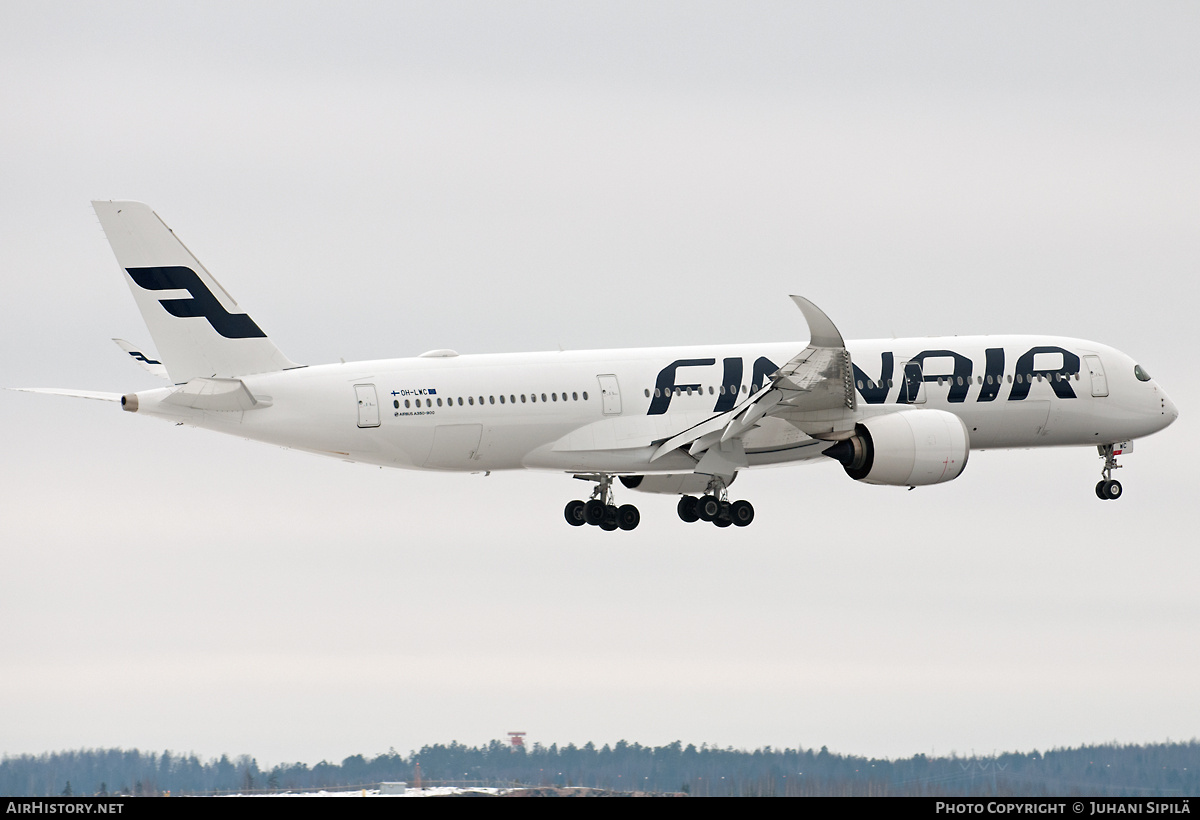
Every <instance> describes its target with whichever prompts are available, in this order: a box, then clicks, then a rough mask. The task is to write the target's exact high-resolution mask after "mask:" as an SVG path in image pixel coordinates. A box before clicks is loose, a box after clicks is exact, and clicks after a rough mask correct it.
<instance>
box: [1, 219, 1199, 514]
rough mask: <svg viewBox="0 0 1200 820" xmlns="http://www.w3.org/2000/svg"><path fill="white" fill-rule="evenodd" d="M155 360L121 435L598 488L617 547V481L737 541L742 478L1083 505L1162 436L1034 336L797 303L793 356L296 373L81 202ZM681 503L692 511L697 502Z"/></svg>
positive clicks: (198, 279)
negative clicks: (957, 485)
mask: <svg viewBox="0 0 1200 820" xmlns="http://www.w3.org/2000/svg"><path fill="white" fill-rule="evenodd" d="M92 204H93V207H94V208H95V210H96V215H97V216H98V217H99V218H100V224H101V225H102V226H103V228H104V232H105V234H106V235H107V237H108V241H109V243H110V244H111V245H112V249H113V252H114V254H115V255H116V257H117V263H118V264H119V265H120V267H121V270H122V272H123V274H124V276H125V280H126V282H127V283H128V285H129V288H130V290H132V291H133V296H134V299H135V300H136V302H137V305H138V308H139V309H140V310H141V313H142V317H143V318H144V319H145V321H146V325H147V326H148V328H149V330H150V335H151V336H152V337H153V339H154V343H155V345H156V346H157V348H158V353H157V358H156V359H155V358H151V357H150V356H147V355H143V354H142V353H141V352H139V351H138V350H137V349H136V348H135V347H134V346H132V345H129V344H128V343H127V342H124V341H121V340H117V341H118V344H120V345H121V346H122V348H123V349H124V350H125V351H126V352H127V353H128V354H129V355H130V356H132V357H133V358H134V359H135V360H137V361H138V363H139V364H141V365H142V366H143V367H145V368H146V369H147V370H149V371H150V372H152V373H154V374H155V375H158V376H161V377H163V378H164V379H166V380H167V381H168V382H169V383H170V384H169V386H166V387H162V388H159V389H156V390H144V391H141V392H138V393H129V394H126V395H121V394H117V393H112V394H109V393H93V392H85V391H77V390H50V389H37V388H23V389H29V390H31V391H32V392H42V393H56V394H60V395H71V396H81V397H83V398H93V399H104V400H108V401H114V402H120V404H121V407H122V408H123V409H124V410H126V411H128V412H131V413H139V414H142V415H147V416H155V417H158V418H163V419H167V420H169V421H173V422H177V423H182V424H189V425H192V426H195V427H204V428H207V429H210V430H216V431H218V432H222V433H230V434H232V435H237V436H241V437H243V438H251V439H257V440H259V441H264V442H270V443H272V444H278V445H282V446H285V447H292V448H297V449H301V450H307V451H309V452H312V453H317V454H319V455H327V456H334V457H337V458H340V459H346V460H350V461H361V462H366V463H369V464H378V465H382V466H386V467H403V468H408V469H418V470H451V471H464V472H485V471H490V470H515V469H537V470H553V471H556V472H561V473H565V474H567V475H573V476H574V477H575V478H581V479H585V480H587V481H589V482H594V483H595V489H594V490H593V491H592V493H591V498H590V500H589V501H587V502H583V501H571V502H570V503H568V504H567V506H566V510H565V515H566V519H567V522H568V523H570V524H572V525H575V526H580V525H583V524H593V525H597V526H599V527H601V528H603V529H606V530H615V529H618V528H619V529H626V530H631V529H633V528H634V527H636V526H637V525H638V522H639V521H640V518H641V516H640V514H639V512H638V510H637V508H636V507H635V506H633V505H631V504H626V505H623V506H617V505H616V504H615V503H614V492H613V491H614V478H615V479H619V480H620V483H621V484H623V485H624V486H625V487H626V488H628V489H631V490H637V491H640V492H650V493H667V494H673V495H679V496H680V499H679V504H678V514H679V517H680V518H681V519H683V520H684V521H686V522H694V521H697V520H704V521H711V522H713V523H714V524H716V525H717V526H718V527H727V526H729V525H731V524H733V525H737V526H746V525H747V524H749V523H750V522H751V521H752V520H753V519H754V508H753V506H751V504H750V502H749V501H745V500H739V501H733V502H732V503H731V502H730V500H729V491H728V488H729V486H730V485H731V484H732V483H733V481H734V479H735V478H736V476H737V474H738V473H739V472H740V471H741V470H744V469H747V468H750V467H759V466H764V465H771V464H782V463H788V462H800V461H805V460H812V459H825V458H828V459H833V460H836V461H838V462H840V463H841V465H842V467H843V468H844V469H845V471H846V474H847V475H849V476H850V477H851V478H853V479H856V480H858V481H862V482H865V483H868V484H883V485H893V486H900V487H910V488H911V487H917V486H924V485H927V484H940V483H942V482H946V481H951V480H952V479H955V478H957V477H958V476H959V475H961V474H962V471H963V468H964V467H966V465H967V457H968V455H969V454H970V451H971V449H973V448H974V449H986V448H1002V447H1044V446H1064V445H1088V446H1094V447H1096V448H1098V450H1099V451H1100V455H1101V457H1102V458H1103V459H1104V464H1103V468H1102V476H1103V478H1102V479H1101V481H1100V482H1099V483H1098V484H1097V485H1096V495H1097V496H1098V497H1100V498H1102V499H1115V498H1119V497H1120V495H1121V484H1120V483H1119V482H1118V481H1116V480H1114V479H1113V477H1112V471H1113V470H1114V469H1117V468H1118V466H1119V465H1118V464H1117V456H1118V455H1121V454H1122V453H1124V452H1128V451H1129V450H1130V449H1131V443H1130V442H1131V440H1132V439H1135V438H1139V437H1141V436H1147V435H1150V434H1151V433H1154V432H1156V431H1158V430H1162V429H1163V428H1164V427H1166V426H1167V425H1169V424H1171V422H1173V421H1174V420H1175V418H1176V417H1177V416H1178V412H1177V411H1176V409H1175V406H1174V405H1173V404H1172V403H1171V400H1170V399H1169V398H1168V397H1167V394H1166V393H1165V392H1164V391H1163V390H1162V388H1161V387H1159V386H1158V384H1157V383H1155V381H1154V380H1153V379H1152V378H1150V376H1149V374H1147V373H1146V371H1145V370H1144V369H1142V367H1141V366H1140V365H1138V364H1136V363H1135V362H1134V361H1133V360H1132V359H1131V358H1129V357H1128V356H1126V355H1125V354H1124V353H1122V352H1120V351H1118V350H1114V349H1113V348H1111V347H1107V346H1105V345H1102V344H1097V343H1095V342H1087V341H1083V340H1080V339H1066V338H1059V337H1053V336H977V337H963V336H954V337H949V338H927V339H888V340H875V341H865V342H851V343H849V344H847V343H845V342H843V340H842V336H841V334H840V333H839V332H838V329H837V328H836V327H835V326H834V324H833V323H832V322H831V321H830V320H829V318H828V317H827V316H826V315H825V314H824V313H823V312H821V310H820V309H818V308H817V307H816V306H815V305H814V304H812V303H811V302H809V301H808V300H806V299H803V298H801V297H799V296H793V297H792V299H793V300H794V301H795V302H796V305H797V307H799V308H800V311H801V313H802V314H803V316H804V318H805V320H806V321H807V323H808V329H809V341H808V343H807V345H802V344H801V343H796V344H761V345H737V346H723V347H722V346H711V347H688V348H640V349H629V350H603V351H578V352H557V353H527V354H495V355H479V356H460V355H459V354H458V353H456V352H454V351H453V350H431V351H429V352H428V353H424V354H422V355H421V356H419V357H417V358H412V359H381V360H378V361H368V362H354V363H349V364H346V363H342V364H329V365H320V366H305V365H299V364H296V363H295V362H293V361H291V360H290V359H288V358H287V357H286V356H285V355H283V353H281V352H280V350H279V348H277V347H276V346H275V343H274V342H273V341H271V339H270V338H269V337H268V336H267V334H266V333H264V332H263V331H262V329H261V328H259V326H258V325H257V324H256V323H255V322H254V320H253V319H251V318H250V316H249V315H248V314H246V313H244V312H243V311H242V310H241V309H240V308H239V307H238V305H237V303H236V302H235V301H234V300H233V298H232V297H231V296H230V295H229V293H228V292H227V291H226V290H225V289H224V288H222V287H221V286H220V285H219V284H218V283H217V281H216V280H215V279H214V278H213V277H212V275H211V274H210V273H209V272H208V271H207V270H206V269H205V268H204V266H203V265H201V264H200V262H199V261H198V260H197V259H196V258H195V257H194V256H192V254H191V252H190V251H188V249H187V248H186V247H185V246H184V245H183V243H182V242H180V241H179V240H178V239H177V238H176V237H175V234H174V233H173V232H172V231H171V229H170V228H168V227H167V226H166V224H165V223H163V221H162V220H161V219H159V217H158V215H157V214H155V213H154V212H153V211H152V210H150V208H148V207H147V206H146V205H143V204H141V203H138V202H94V203H92ZM697 496H699V497H697Z"/></svg>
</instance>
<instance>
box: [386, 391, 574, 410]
mask: <svg viewBox="0 0 1200 820" xmlns="http://www.w3.org/2000/svg"><path fill="white" fill-rule="evenodd" d="M538 395H539V394H537V393H529V394H528V399H527V398H526V394H525V393H522V394H521V398H520V401H521V404H525V402H526V400H528V401H529V403H530V404H536V403H537V401H538ZM540 395H541V400H542V401H543V402H545V403H548V402H555V401H581V400H582V401H587V400H588V394H587V391H586V390H585V391H583V392H582V393H571V395H570V397H568V396H567V394H566V393H561V394H560V393H551V394H550V396H549V398H547V397H546V394H545V393H542V394H540ZM496 398H497V397H496V396H488V397H487V404H495V403H496ZM499 399H500V404H506V403H507V404H516V403H517V396H516V394H512V395H509V396H500V397H499ZM414 401H415V402H416V406H417V407H420V406H421V399H405V400H404V406H405V408H409V407H411V406H412V402H414ZM435 401H436V402H437V406H438V407H442V406H443V404H442V398H441V397H440V396H439V397H438V398H437V399H425V406H426V407H433V406H434V402H435ZM455 402H457V403H458V406H459V407H462V406H463V405H464V404H467V405H474V404H475V403H476V397H475V396H467V397H466V399H465V400H464V399H463V397H462V396H459V397H458V398H456V399H446V400H445V406H446V407H453V406H454V404H455ZM478 403H479V405H480V406H482V405H483V404H484V398H483V396H479V398H478ZM392 406H393V407H395V408H396V409H397V410H399V409H400V399H396V400H395V401H393V402H392Z"/></svg>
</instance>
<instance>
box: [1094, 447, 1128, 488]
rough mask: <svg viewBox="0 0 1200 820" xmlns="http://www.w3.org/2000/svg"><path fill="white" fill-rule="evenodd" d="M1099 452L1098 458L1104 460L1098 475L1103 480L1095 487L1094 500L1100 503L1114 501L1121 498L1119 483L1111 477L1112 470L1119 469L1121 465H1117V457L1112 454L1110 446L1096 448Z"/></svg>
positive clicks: (1112, 449)
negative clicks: (1097, 499) (1099, 500)
mask: <svg viewBox="0 0 1200 820" xmlns="http://www.w3.org/2000/svg"><path fill="white" fill-rule="evenodd" d="M1096 449H1097V450H1099V451H1100V457H1101V458H1102V459H1104V467H1103V469H1101V470H1100V474H1101V475H1103V476H1104V478H1103V479H1102V480H1101V481H1100V483H1099V484H1097V485H1096V498H1099V499H1101V500H1102V501H1115V500H1116V499H1118V498H1120V497H1121V492H1122V490H1121V482H1120V481H1117V480H1116V479H1114V478H1113V477H1112V471H1113V470H1119V469H1121V465H1120V464H1118V463H1117V455H1116V453H1114V449H1115V448H1114V447H1113V445H1111V444H1102V445H1100V446H1099V447H1097V448H1096Z"/></svg>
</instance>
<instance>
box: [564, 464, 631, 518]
mask: <svg viewBox="0 0 1200 820" xmlns="http://www.w3.org/2000/svg"><path fill="white" fill-rule="evenodd" d="M577 478H584V476H577ZM591 478H593V479H594V480H595V481H596V489H595V490H593V491H592V497H591V499H589V500H588V501H586V502H584V501H568V502H567V506H566V509H564V510H563V515H564V516H565V517H566V519H567V523H568V524H570V525H571V526H572V527H582V526H583V525H584V524H591V525H592V526H594V527H599V528H600V529H602V530H605V531H606V532H612V531H613V530H617V529H621V530H632V529H635V528H636V527H637V525H638V524H639V523H641V520H642V514H641V513H639V512H638V508H637V507H635V506H633V505H632V504H622V505H621V506H620V507H618V506H617V505H616V504H614V503H613V493H612V480H613V477H612V476H611V475H609V474H607V473H602V474H600V475H598V476H594V477H591Z"/></svg>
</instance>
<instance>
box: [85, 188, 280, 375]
mask: <svg viewBox="0 0 1200 820" xmlns="http://www.w3.org/2000/svg"><path fill="white" fill-rule="evenodd" d="M92 207H93V208H95V210H96V216H97V217H99V218H100V225H101V226H102V227H103V228H104V234H105V236H107V237H108V242H109V244H110V245H111V246H112V249H113V254H114V255H115V256H116V257H117V264H119V265H120V266H121V269H122V270H123V271H124V272H125V278H126V282H127V283H128V285H129V289H130V290H131V291H132V292H133V298H134V301H136V302H137V306H138V310H140V311H141V313H142V318H143V319H144V320H145V322H146V327H148V328H149V329H150V335H151V336H152V337H153V338H154V345H155V347H157V348H158V354H159V358H160V359H161V360H162V363H163V364H164V365H165V366H166V369H167V372H168V374H169V375H170V379H171V381H173V382H175V383H176V384H180V383H182V382H186V381H189V380H191V379H194V378H196V377H218V378H220V377H231V376H245V375H249V374H252V373H267V372H271V371H274V370H286V369H287V368H290V367H296V363H295V362H293V361H291V360H290V359H288V357H287V356H284V355H283V353H281V352H280V351H279V348H277V347H276V346H275V344H274V342H272V341H271V340H270V339H269V338H267V334H265V333H263V331H262V329H260V328H259V326H258V325H257V324H255V323H254V320H253V319H251V318H250V316H249V315H248V314H246V313H244V312H242V310H241V308H239V307H238V304H237V302H235V301H234V299H233V297H232V296H230V295H229V293H228V292H226V290H225V289H224V288H222V287H221V286H220V284H218V283H217V280H216V279H214V278H213V277H212V274H210V273H209V272H208V271H207V270H206V269H205V268H204V266H203V265H201V264H200V262H199V260H197V259H196V257H194V256H192V253H191V251H189V250H188V249H187V248H186V247H185V246H184V244H183V243H182V242H180V241H179V239H178V238H177V237H176V236H175V234H174V232H172V231H171V229H170V228H168V227H167V226H166V224H165V223H164V222H163V221H162V220H161V219H159V218H158V214H156V213H154V211H152V210H150V208H149V207H147V206H146V205H143V204H142V203H140V202H93V203H92Z"/></svg>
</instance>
